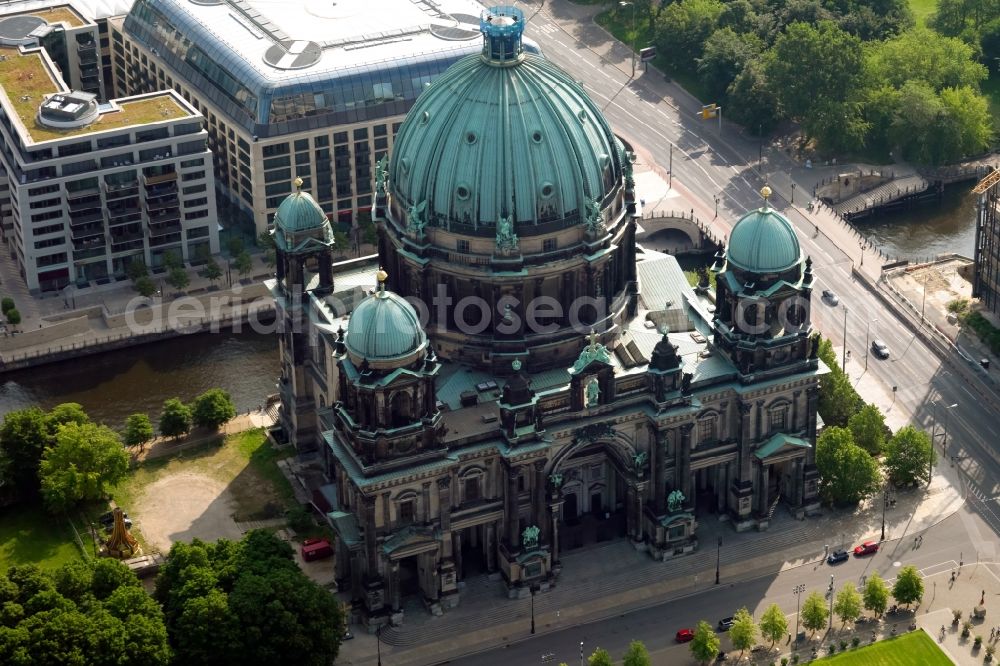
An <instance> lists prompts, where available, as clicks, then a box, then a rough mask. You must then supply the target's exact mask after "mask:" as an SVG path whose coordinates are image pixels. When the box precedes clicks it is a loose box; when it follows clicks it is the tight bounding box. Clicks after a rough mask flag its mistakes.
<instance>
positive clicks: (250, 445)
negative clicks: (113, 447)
mask: <svg viewBox="0 0 1000 666" xmlns="http://www.w3.org/2000/svg"><path fill="white" fill-rule="evenodd" d="M220 444H221V445H220ZM292 453H293V452H292V450H291V449H283V450H281V451H278V450H275V449H273V448H272V447H271V446H269V445H268V444H267V435H266V433H265V431H264V429H263V428H258V429H255V430H247V431H245V432H241V433H236V434H233V435H229V436H227V437H226V438H225V440H224V441H222V440H221V437H220V438H217V439H216V440H214V441H211V442H208V443H206V444H203V445H201V446H197V447H192V448H190V449H185V450H183V451H179V452H178V453H177V454H176V455H173V456H169V457H163V458H153V459H152V460H148V461H145V462H143V463H141V464H140V465H138V466H137V467H136V468H135V469H134V470H132V473H131V474H130V475H129V477H128V478H127V479H126V480H125V481H123V482H122V483H121V484H119V485H118V486H117V487H116V488H114V489H113V490H112V493H111V494H112V496H113V497H114V499H115V501H116V502H117V503H118V505H119V506H121V507H123V508H125V510H126V511H128V509H129V507H134V506H136V504H137V502H138V500H139V498H140V497H141V496H142V493H143V492H144V491H145V488H146V487H147V486H149V485H150V484H152V483H156V482H157V481H158V480H160V479H162V478H163V477H165V476H168V475H171V474H179V473H189V474H201V475H204V476H207V477H209V478H212V479H216V480H218V481H221V482H223V483H225V484H226V485H227V488H228V490H229V492H230V493H231V494H232V496H233V500H234V501H235V504H236V516H235V517H236V519H237V520H240V521H243V520H256V519H262V518H274V517H277V516H280V515H281V514H282V513H283V511H284V510H285V508H287V507H288V506H290V505H291V504H293V503H294V501H295V495H294V493H293V492H292V486H291V484H289V483H288V479H286V478H285V476H284V475H283V474H282V473H281V470H279V469H278V466H277V461H278V460H280V459H282V458H286V457H288V456H290V455H292Z"/></svg>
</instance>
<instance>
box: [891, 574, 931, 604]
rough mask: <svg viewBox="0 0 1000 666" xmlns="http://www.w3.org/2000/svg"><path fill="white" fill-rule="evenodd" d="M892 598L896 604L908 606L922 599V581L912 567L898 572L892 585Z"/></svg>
mask: <svg viewBox="0 0 1000 666" xmlns="http://www.w3.org/2000/svg"><path fill="white" fill-rule="evenodd" d="M892 597H893V599H895V600H896V603H899V604H903V605H904V606H909V605H910V604H912V603H914V602H919V601H920V600H921V599H923V598H924V579H923V578H922V577H921V576H920V572H919V571H917V568H916V567H914V566H913V565H907V566H905V567H903V568H902V569H900V570H899V574H898V575H897V576H896V582H895V583H893V585H892Z"/></svg>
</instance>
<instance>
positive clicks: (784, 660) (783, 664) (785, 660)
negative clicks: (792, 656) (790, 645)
mask: <svg viewBox="0 0 1000 666" xmlns="http://www.w3.org/2000/svg"><path fill="white" fill-rule="evenodd" d="M781 666H788V657H782V658H781Z"/></svg>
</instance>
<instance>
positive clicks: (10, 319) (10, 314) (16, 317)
mask: <svg viewBox="0 0 1000 666" xmlns="http://www.w3.org/2000/svg"><path fill="white" fill-rule="evenodd" d="M5 314H6V315H7V323H8V324H10V325H11V326H17V325H18V324H20V323H21V313H20V312H18V311H17V310H16V309H14V308H11V309H10V310H7V312H6V313H5Z"/></svg>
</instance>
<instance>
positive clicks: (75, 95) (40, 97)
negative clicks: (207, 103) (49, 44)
mask: <svg viewBox="0 0 1000 666" xmlns="http://www.w3.org/2000/svg"><path fill="white" fill-rule="evenodd" d="M204 120H205V119H204V118H203V117H202V116H201V114H199V113H198V112H197V110H195V109H194V108H192V107H191V105H189V104H188V103H187V102H185V101H184V100H183V99H182V98H181V97H180V96H179V95H177V94H176V93H175V92H174V91H172V90H168V91H163V92H157V93H150V94H146V95H138V96H134V97H127V98H121V99H114V100H111V101H109V102H106V103H102V102H100V101H99V99H98V98H97V96H96V95H95V94H94V93H92V92H84V91H78V90H73V89H72V88H70V87H69V86H67V85H66V83H65V82H64V81H63V80H62V78H61V77H60V76H59V72H58V70H57V67H56V64H55V62H53V60H52V59H51V58H50V57H49V56H48V54H47V52H46V51H45V50H44V49H42V48H41V47H32V48H25V47H23V46H20V47H11V48H0V166H2V180H3V181H5V183H6V186H7V198H8V199H9V202H8V204H7V206H6V207H5V209H4V211H5V212H4V216H5V218H6V219H7V224H6V225H5V226H6V227H8V228H9V233H7V232H5V238H6V241H7V244H8V249H9V251H10V252H11V254H12V255H13V256H14V257H15V258H16V261H17V264H18V267H19V269H20V272H21V275H22V276H23V277H24V279H25V282H26V283H27V286H28V288H29V289H30V290H32V291H35V292H45V291H54V290H58V289H61V288H63V287H65V286H66V285H68V284H76V285H78V286H84V285H88V284H91V283H95V282H96V283H102V282H106V281H109V280H112V279H116V278H118V279H124V278H125V274H126V270H127V268H128V265H129V264H130V263H131V262H132V261H133V260H136V259H141V260H142V261H144V262H145V263H146V264H147V265H149V266H151V267H154V268H155V267H158V266H161V265H163V263H164V256H165V254H166V253H167V252H173V253H175V254H177V255H178V256H180V257H181V258H182V259H183V260H184V261H193V260H197V259H199V258H201V257H204V256H206V254H207V253H214V252H218V249H219V247H218V246H219V240H218V225H217V223H216V221H215V187H214V178H213V176H212V168H211V164H212V154H211V152H209V150H208V148H207V140H208V135H207V132H206V131H205V129H204Z"/></svg>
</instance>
